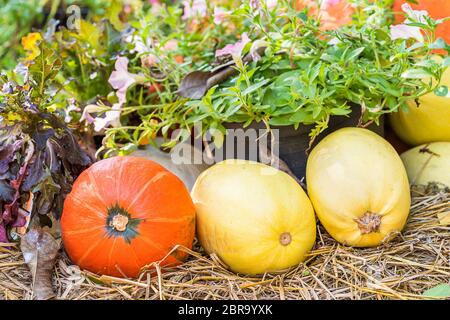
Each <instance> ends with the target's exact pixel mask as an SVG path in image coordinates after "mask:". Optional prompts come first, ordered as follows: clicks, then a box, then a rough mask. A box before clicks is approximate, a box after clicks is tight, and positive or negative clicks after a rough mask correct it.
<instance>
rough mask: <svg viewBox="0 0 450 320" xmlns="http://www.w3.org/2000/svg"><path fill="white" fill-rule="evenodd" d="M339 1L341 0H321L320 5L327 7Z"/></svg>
mask: <svg viewBox="0 0 450 320" xmlns="http://www.w3.org/2000/svg"><path fill="white" fill-rule="evenodd" d="M341 1H342V0H322V7H324V8H327V7H328V6H335V5H337V4H339V3H340V2H341Z"/></svg>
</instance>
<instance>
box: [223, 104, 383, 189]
mask: <svg viewBox="0 0 450 320" xmlns="http://www.w3.org/2000/svg"><path fill="white" fill-rule="evenodd" d="M358 110H359V108H354V110H353V112H352V113H351V114H350V116H349V117H345V116H334V117H331V118H330V122H329V125H328V128H327V129H326V130H325V131H324V132H322V133H321V134H320V135H319V136H318V137H317V138H316V140H315V141H314V144H313V147H314V146H315V145H316V144H317V143H318V142H320V140H322V139H323V138H324V137H326V136H327V135H328V134H330V133H332V132H333V131H336V130H338V129H340V128H344V127H356V126H357V125H358V122H359V119H360V112H358ZM383 122H384V121H383V119H381V121H380V125H379V126H377V125H376V124H371V125H370V126H368V127H367V129H369V130H371V131H373V132H375V133H377V134H379V135H380V136H384V123H383ZM225 127H226V128H227V129H239V128H241V129H242V128H243V127H242V124H240V123H227V124H226V125H225ZM248 128H254V129H264V128H265V126H264V124H263V123H253V124H252V125H250V126H249V127H248ZM273 128H274V129H279V146H278V148H279V157H280V159H281V160H283V161H284V162H285V163H286V164H287V165H288V167H289V169H290V170H291V171H292V172H293V173H294V174H295V175H296V176H297V178H298V179H299V180H300V181H302V179H304V178H305V172H306V161H307V154H306V151H307V149H308V146H309V141H310V137H309V133H310V132H311V130H312V129H313V128H314V126H311V125H308V126H300V127H299V128H298V129H297V130H295V128H294V127H293V126H280V127H273ZM244 130H245V129H244ZM227 139H228V138H227V137H225V143H224V145H225V144H226V141H227ZM267 141H269V140H267ZM245 143H246V150H249V146H250V143H253V147H255V144H256V143H257V142H256V141H253V142H251V141H248V139H247V140H246V142H245ZM225 158H240V159H246V160H254V159H249V153H248V152H246V154H245V157H242V156H236V155H235V156H234V157H225ZM258 159H259V158H258ZM303 181H304V180H303Z"/></svg>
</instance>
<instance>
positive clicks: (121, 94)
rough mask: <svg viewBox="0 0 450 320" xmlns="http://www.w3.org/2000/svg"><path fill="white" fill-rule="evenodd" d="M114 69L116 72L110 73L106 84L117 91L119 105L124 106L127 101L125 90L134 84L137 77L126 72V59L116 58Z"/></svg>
mask: <svg viewBox="0 0 450 320" xmlns="http://www.w3.org/2000/svg"><path fill="white" fill-rule="evenodd" d="M115 67H116V70H115V71H113V72H112V73H111V76H110V77H109V80H108V82H109V84H110V85H111V86H112V87H113V88H114V89H116V90H117V92H116V95H117V98H119V103H121V104H124V103H125V102H126V100H127V90H128V88H129V87H130V86H131V85H133V84H134V83H136V76H137V75H135V74H132V73H129V72H128V59H127V58H125V57H119V58H117V61H116V65H115Z"/></svg>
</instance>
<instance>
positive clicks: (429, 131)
mask: <svg viewBox="0 0 450 320" xmlns="http://www.w3.org/2000/svg"><path fill="white" fill-rule="evenodd" d="M440 84H441V85H442V86H447V87H448V90H449V93H448V95H447V96H445V97H440V96H437V95H436V94H435V93H434V92H431V93H429V94H426V95H424V96H423V97H421V98H419V100H418V102H419V103H418V104H417V103H416V102H415V101H413V100H410V101H408V110H407V111H403V110H401V109H400V110H399V111H398V112H394V113H391V114H389V120H390V123H391V126H392V127H393V129H394V131H395V133H397V135H398V136H399V137H400V138H401V139H402V140H403V141H405V142H406V143H409V144H410V145H413V146H417V145H420V144H424V143H430V142H436V141H450V68H448V69H447V70H446V71H445V72H444V74H443V76H442V78H441V83H440Z"/></svg>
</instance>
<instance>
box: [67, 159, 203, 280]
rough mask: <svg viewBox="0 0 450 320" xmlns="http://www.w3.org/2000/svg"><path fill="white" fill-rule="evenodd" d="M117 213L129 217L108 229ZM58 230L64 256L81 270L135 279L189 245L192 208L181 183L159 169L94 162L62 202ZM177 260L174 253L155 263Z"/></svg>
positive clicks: (141, 163) (138, 162)
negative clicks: (120, 225) (121, 228)
mask: <svg viewBox="0 0 450 320" xmlns="http://www.w3.org/2000/svg"><path fill="white" fill-rule="evenodd" d="M118 208H120V209H118ZM117 212H126V213H128V214H129V221H128V224H127V227H126V228H127V229H126V230H125V231H117V230H116V229H115V228H114V227H113V226H112V225H111V223H112V222H111V218H112V217H113V216H114V215H116V214H115V213H117ZM108 217H109V220H108ZM61 229H62V238H63V242H64V246H65V249H66V251H67V253H68V255H69V257H70V258H71V260H72V261H73V262H74V263H76V264H77V265H79V266H80V267H81V268H82V269H86V270H89V271H91V272H94V273H98V274H105V275H111V276H119V277H120V276H124V275H125V276H127V277H136V276H137V275H138V274H139V271H140V270H141V268H142V267H143V266H145V265H148V264H150V263H152V262H155V261H159V260H161V259H163V258H164V257H165V256H166V255H167V254H168V253H169V252H170V251H171V250H172V248H173V247H174V246H175V245H178V244H179V245H183V246H186V247H189V248H191V247H192V242H193V239H194V234H195V208H194V205H193V203H192V200H191V198H190V195H189V192H188V191H187V189H186V187H185V186H184V184H183V182H181V180H180V179H179V178H178V177H176V176H175V175H174V174H172V173H171V172H169V171H167V170H166V169H164V168H163V167H162V166H160V165H158V164H157V163H155V162H153V161H150V160H147V159H142V158H135V157H116V158H110V159H106V160H102V161H99V162H97V163H95V164H94V165H93V166H92V167H90V168H89V169H87V170H86V171H84V172H83V173H82V174H81V175H80V176H79V178H78V179H77V180H76V182H75V184H74V186H73V189H72V192H71V193H70V194H69V195H68V197H67V198H66V200H65V203H64V210H63V214H62V217H61ZM183 258H184V255H183V254H182V253H181V252H179V251H177V252H175V253H172V254H171V255H170V256H169V257H168V258H166V259H165V260H164V261H163V263H162V264H161V265H168V264H170V265H171V264H178V263H180V261H181V260H182V259H183ZM119 270H120V271H119Z"/></svg>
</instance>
